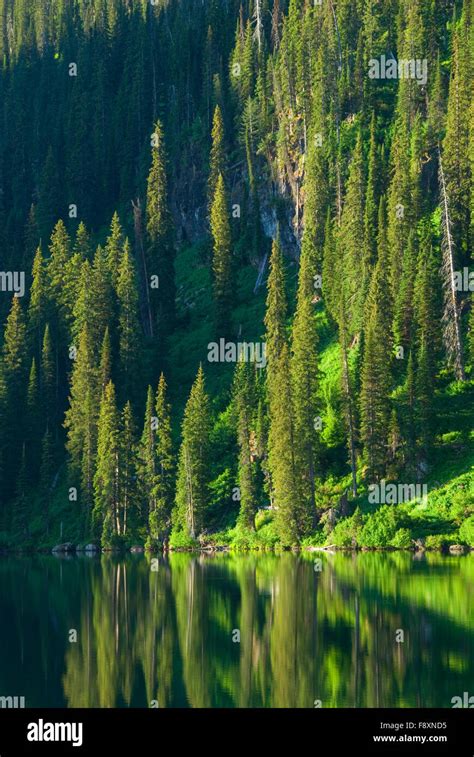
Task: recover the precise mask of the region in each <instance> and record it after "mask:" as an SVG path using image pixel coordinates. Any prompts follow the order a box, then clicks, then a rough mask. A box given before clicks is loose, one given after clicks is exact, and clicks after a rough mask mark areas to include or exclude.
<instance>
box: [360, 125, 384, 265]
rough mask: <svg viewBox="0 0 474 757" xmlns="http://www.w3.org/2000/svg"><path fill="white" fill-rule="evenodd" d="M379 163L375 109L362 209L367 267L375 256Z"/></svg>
mask: <svg viewBox="0 0 474 757" xmlns="http://www.w3.org/2000/svg"><path fill="white" fill-rule="evenodd" d="M380 174H381V165H380V158H379V150H378V145H377V139H376V121H375V111H373V112H372V120H371V123H370V145H369V158H368V169H367V189H366V193H365V210H364V261H365V265H366V266H367V268H368V269H370V268H371V266H373V265H374V264H375V260H376V257H377V220H378V211H379V200H380V187H381V179H382V177H381V175H380Z"/></svg>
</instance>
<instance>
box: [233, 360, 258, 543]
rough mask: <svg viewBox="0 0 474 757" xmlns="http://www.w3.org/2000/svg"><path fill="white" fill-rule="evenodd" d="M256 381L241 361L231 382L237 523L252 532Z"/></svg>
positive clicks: (252, 370)
mask: <svg viewBox="0 0 474 757" xmlns="http://www.w3.org/2000/svg"><path fill="white" fill-rule="evenodd" d="M255 400H256V394H255V377H254V367H253V366H252V365H251V364H250V363H246V362H244V361H240V362H239V363H238V364H237V368H236V372H235V378H234V402H235V409H236V415H237V442H238V445H239V473H238V475H239V479H238V480H239V491H240V510H239V523H240V525H241V526H242V528H244V529H248V530H250V531H254V530H255V514H256V512H257V501H258V498H257V464H256V459H255V458H256V449H255V420H256V418H255V414H256V407H255Z"/></svg>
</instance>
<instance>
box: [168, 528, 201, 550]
mask: <svg viewBox="0 0 474 757" xmlns="http://www.w3.org/2000/svg"><path fill="white" fill-rule="evenodd" d="M170 547H171V548H172V549H199V548H200V545H199V542H198V541H197V540H196V539H192V538H191V537H190V536H189V534H187V533H186V531H183V530H182V529H176V530H174V529H173V531H172V532H171V536H170Z"/></svg>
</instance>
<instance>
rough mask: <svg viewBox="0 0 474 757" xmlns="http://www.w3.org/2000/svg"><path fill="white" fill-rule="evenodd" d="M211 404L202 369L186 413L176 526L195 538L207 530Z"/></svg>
mask: <svg viewBox="0 0 474 757" xmlns="http://www.w3.org/2000/svg"><path fill="white" fill-rule="evenodd" d="M210 432H211V418H210V403H209V397H208V396H207V394H206V389H205V383H204V372H203V370H202V366H200V368H199V370H198V374H197V377H196V380H195V382H194V384H193V387H192V389H191V393H190V395H189V399H188V402H187V404H186V408H185V411H184V420H183V426H182V443H181V449H180V453H179V463H178V479H177V489H176V508H175V513H174V517H173V525H174V527H175V528H176V529H177V530H178V531H183V532H184V533H185V534H186V535H188V536H189V537H190V538H191V539H195V538H196V537H197V536H198V535H199V534H201V533H202V531H203V529H204V527H205V517H206V509H207V506H208V502H209V481H210V476H209V460H210Z"/></svg>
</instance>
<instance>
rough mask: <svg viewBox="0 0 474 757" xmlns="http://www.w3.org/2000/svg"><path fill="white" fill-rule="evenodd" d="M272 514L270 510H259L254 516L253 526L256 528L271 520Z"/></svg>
mask: <svg viewBox="0 0 474 757" xmlns="http://www.w3.org/2000/svg"><path fill="white" fill-rule="evenodd" d="M273 518H274V515H273V511H272V510H259V511H258V513H257V514H256V516H255V528H256V529H257V531H258V529H259V528H262V526H265V525H266V524H267V523H271V522H272V521H273Z"/></svg>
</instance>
